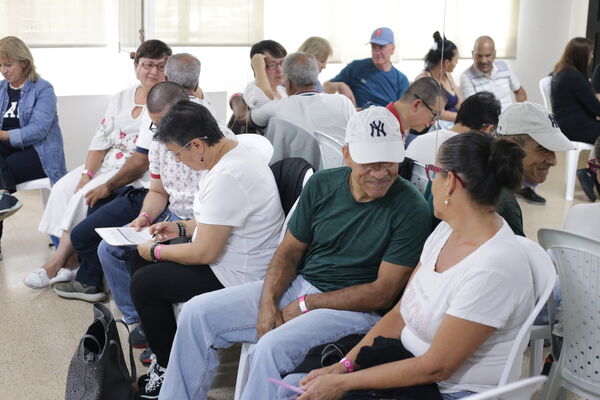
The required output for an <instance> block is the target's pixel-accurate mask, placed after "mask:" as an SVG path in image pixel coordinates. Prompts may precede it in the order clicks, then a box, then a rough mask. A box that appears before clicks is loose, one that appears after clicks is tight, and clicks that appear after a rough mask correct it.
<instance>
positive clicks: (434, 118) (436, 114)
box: [415, 94, 440, 121]
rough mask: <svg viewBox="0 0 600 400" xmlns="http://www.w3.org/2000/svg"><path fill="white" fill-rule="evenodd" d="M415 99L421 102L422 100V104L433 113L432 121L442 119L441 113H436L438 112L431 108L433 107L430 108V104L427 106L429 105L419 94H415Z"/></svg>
mask: <svg viewBox="0 0 600 400" xmlns="http://www.w3.org/2000/svg"><path fill="white" fill-rule="evenodd" d="M415 98H416V99H419V100H421V103H423V105H424V106H425V107H427V109H428V110H429V111H430V112H431V116H432V118H431V119H433V120H434V121H437V120H438V119H440V112H439V111H436V110H434V109H433V108H431V107H430V106H429V104H427V103H426V102H425V100H423V99H422V98H421V96H419V95H418V94H415Z"/></svg>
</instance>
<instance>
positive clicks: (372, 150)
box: [346, 107, 404, 164]
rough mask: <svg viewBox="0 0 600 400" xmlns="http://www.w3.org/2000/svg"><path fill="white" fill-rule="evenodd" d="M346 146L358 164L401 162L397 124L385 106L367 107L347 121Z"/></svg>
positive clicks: (398, 124)
mask: <svg viewBox="0 0 600 400" xmlns="http://www.w3.org/2000/svg"><path fill="white" fill-rule="evenodd" d="M346 143H347V145H348V150H349V151H350V157H352V160H353V161H354V162H355V163H357V164H370V163H376V162H395V163H399V162H402V161H403V160H404V140H402V134H401V133H400V123H399V122H398V120H397V119H396V117H395V116H394V114H392V113H391V112H389V111H388V110H387V109H386V108H385V107H369V108H367V109H365V110H362V111H360V112H357V113H356V114H354V115H353V116H352V118H350V121H348V126H347V127H346Z"/></svg>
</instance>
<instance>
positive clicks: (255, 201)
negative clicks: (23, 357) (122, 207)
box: [131, 101, 283, 395]
mask: <svg viewBox="0 0 600 400" xmlns="http://www.w3.org/2000/svg"><path fill="white" fill-rule="evenodd" d="M155 140H159V141H161V142H163V143H164V144H165V146H166V147H167V148H168V149H169V150H170V151H172V152H173V155H174V156H175V158H176V160H178V161H179V162H183V163H185V164H186V165H187V166H189V167H190V168H192V169H194V170H207V174H206V176H205V177H204V178H202V179H201V180H200V184H199V190H198V192H197V193H196V196H195V199H194V219H192V220H189V221H177V222H161V223H158V224H156V225H153V226H151V227H150V232H151V233H152V234H155V235H156V237H155V240H157V241H156V242H154V241H150V242H148V243H145V244H141V245H139V246H138V252H139V255H140V256H141V259H139V260H137V261H135V262H134V263H133V265H132V266H131V267H132V272H133V277H132V281H131V294H132V298H133V302H134V304H135V307H136V309H137V312H138V314H139V317H140V319H141V322H142V324H143V326H144V331H145V333H146V338H147V340H148V345H149V346H150V347H151V348H152V350H153V351H154V353H155V355H156V358H155V359H154V360H153V362H152V364H151V365H150V369H149V372H148V375H147V376H145V377H143V378H141V379H140V381H139V382H140V392H139V394H140V395H158V393H159V392H160V387H161V385H162V380H163V377H164V373H165V371H166V367H167V364H168V362H169V353H170V351H171V346H172V343H173V339H174V337H175V331H176V328H177V325H176V323H175V316H174V314H173V307H172V304H173V303H179V302H184V301H187V300H189V299H191V298H192V297H194V296H196V295H199V294H202V293H206V292H210V291H214V290H218V289H222V288H224V287H227V286H234V285H239V284H242V283H246V282H250V281H254V280H259V279H262V278H263V275H264V273H265V272H266V269H267V266H268V265H269V262H270V261H271V258H272V256H273V254H274V252H275V249H276V247H277V244H278V237H279V233H280V231H281V225H282V223H283V211H282V208H281V203H280V200H279V194H278V191H277V185H276V183H275V179H274V177H273V174H272V173H271V171H270V169H269V167H268V166H267V165H266V163H265V161H264V159H262V158H260V156H259V155H258V154H256V153H255V152H253V151H251V150H250V149H249V148H247V147H246V146H245V145H243V144H241V143H238V142H236V141H235V140H232V139H229V138H226V137H224V136H223V134H222V132H221V130H220V129H219V126H218V125H217V122H216V121H215V119H214V118H213V117H212V115H211V114H210V112H209V111H208V110H207V109H206V108H205V107H203V106H201V105H199V104H196V103H193V102H191V101H180V102H179V103H177V104H176V105H174V106H173V107H172V108H171V109H170V111H169V112H168V113H167V114H166V115H165V116H163V117H162V119H161V122H160V124H159V129H158V132H157V133H156V135H155ZM177 237H186V238H191V242H188V243H184V244H173V245H170V244H163V243H160V242H162V241H166V240H170V239H174V238H177ZM142 259H143V260H142Z"/></svg>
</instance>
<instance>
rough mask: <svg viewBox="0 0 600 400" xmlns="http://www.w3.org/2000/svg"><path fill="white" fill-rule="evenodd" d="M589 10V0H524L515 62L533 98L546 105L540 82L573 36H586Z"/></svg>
mask: <svg viewBox="0 0 600 400" xmlns="http://www.w3.org/2000/svg"><path fill="white" fill-rule="evenodd" d="M587 12H588V0H570V1H564V0H521V8H520V16H519V33H518V39H517V59H516V60H514V61H513V62H512V65H513V67H514V69H515V71H516V73H517V75H518V76H519V78H520V79H521V83H522V84H523V87H524V88H525V89H526V90H527V94H528V95H529V99H530V100H531V101H534V102H537V103H540V104H543V102H542V97H541V94H540V91H539V89H538V82H539V80H540V79H541V78H542V77H544V76H546V75H548V74H549V73H550V72H551V71H552V69H553V68H554V65H555V64H556V62H557V61H558V59H559V58H560V56H561V54H562V52H563V50H564V48H565V45H566V44H567V42H568V41H569V40H570V39H571V38H573V37H575V36H585V32H586V25H587Z"/></svg>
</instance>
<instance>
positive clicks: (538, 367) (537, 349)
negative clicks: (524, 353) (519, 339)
mask: <svg viewBox="0 0 600 400" xmlns="http://www.w3.org/2000/svg"><path fill="white" fill-rule="evenodd" d="M543 356H544V339H537V340H532V341H530V342H529V376H536V375H539V374H540V373H541V372H542V357H543Z"/></svg>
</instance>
